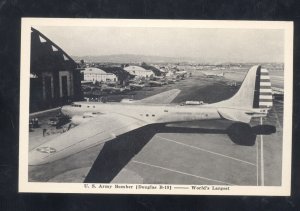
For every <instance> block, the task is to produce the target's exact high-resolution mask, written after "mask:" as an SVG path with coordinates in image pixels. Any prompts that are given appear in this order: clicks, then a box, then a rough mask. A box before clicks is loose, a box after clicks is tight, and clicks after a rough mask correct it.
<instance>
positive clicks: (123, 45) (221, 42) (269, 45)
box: [33, 26, 284, 62]
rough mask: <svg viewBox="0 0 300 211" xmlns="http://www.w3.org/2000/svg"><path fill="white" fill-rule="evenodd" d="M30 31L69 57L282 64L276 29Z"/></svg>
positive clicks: (281, 36) (281, 44)
mask: <svg viewBox="0 0 300 211" xmlns="http://www.w3.org/2000/svg"><path fill="white" fill-rule="evenodd" d="M33 27H34V26H33ZM34 28H36V29H37V30H39V31H40V32H41V33H43V34H44V35H45V36H47V37H48V38H49V39H50V40H52V41H53V42H54V43H56V44H57V45H58V46H60V47H61V48H62V49H63V50H64V51H65V52H66V53H68V54H69V55H70V56H102V55H118V54H135V55H151V56H163V57H175V58H177V57H180V58H186V57H192V58H200V59H201V60H202V61H205V60H214V61H228V62H229V61H235V62H238V61H240V62H283V61H284V31H283V30H278V29H201V28H197V29H191V28H146V27H138V28H133V27H130V28H129V27H74V26H72V27H71V26H67V27H66V26H63V27H62V26H57V27H54V26H49V27H45V26H38V27H34Z"/></svg>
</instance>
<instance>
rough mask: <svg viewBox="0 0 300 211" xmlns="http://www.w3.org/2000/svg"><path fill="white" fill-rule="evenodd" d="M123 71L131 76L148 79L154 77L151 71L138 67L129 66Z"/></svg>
mask: <svg viewBox="0 0 300 211" xmlns="http://www.w3.org/2000/svg"><path fill="white" fill-rule="evenodd" d="M124 70H125V71H127V72H128V73H129V74H131V75H135V76H139V77H145V78H150V77H152V76H154V73H153V72H152V71H151V70H146V69H144V68H142V67H139V66H134V65H129V66H126V67H124Z"/></svg>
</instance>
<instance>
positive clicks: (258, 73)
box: [214, 65, 273, 122]
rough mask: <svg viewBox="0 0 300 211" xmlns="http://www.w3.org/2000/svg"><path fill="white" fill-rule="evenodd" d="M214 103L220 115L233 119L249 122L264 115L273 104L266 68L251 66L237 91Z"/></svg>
mask: <svg viewBox="0 0 300 211" xmlns="http://www.w3.org/2000/svg"><path fill="white" fill-rule="evenodd" d="M214 105H215V106H217V107H219V109H218V111H219V113H220V115H221V116H223V117H224V118H226V119H231V120H235V121H242V122H249V121H250V120H251V118H252V117H260V116H266V115H267V112H268V110H269V109H270V108H271V107H272V106H273V102H272V88H271V82H270V76H269V73H268V70H266V69H262V68H261V66H259V65H256V66H253V67H251V68H250V70H249V71H248V73H247V75H246V77H245V79H244V81H243V83H242V85H241V87H240V89H239V90H238V91H237V93H236V94H235V95H234V96H233V97H231V98H229V99H228V100H224V101H221V102H219V103H216V104H214ZM232 109H237V110H240V111H237V110H235V111H232ZM243 110H244V111H245V110H247V113H245V112H244V111H243ZM237 113H239V114H237Z"/></svg>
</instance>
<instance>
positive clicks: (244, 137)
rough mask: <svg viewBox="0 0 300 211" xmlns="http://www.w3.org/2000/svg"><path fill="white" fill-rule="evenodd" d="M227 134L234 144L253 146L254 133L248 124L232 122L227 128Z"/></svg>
mask: <svg viewBox="0 0 300 211" xmlns="http://www.w3.org/2000/svg"><path fill="white" fill-rule="evenodd" d="M227 134H228V136H229V137H230V139H231V140H232V141H233V142H234V143H235V144H238V145H243V146H253V145H254V144H255V140H256V134H254V133H253V131H252V128H251V127H250V125H249V124H246V123H242V122H237V123H233V124H232V125H231V126H229V127H228V128H227Z"/></svg>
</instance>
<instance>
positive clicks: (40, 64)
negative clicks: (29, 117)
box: [30, 28, 82, 112]
mask: <svg viewBox="0 0 300 211" xmlns="http://www.w3.org/2000/svg"><path fill="white" fill-rule="evenodd" d="M30 58H31V60H30V112H34V111H39V110H43V109H48V108H53V107H57V106H61V105H64V104H66V103H68V102H71V101H73V100H81V99H82V92H81V84H80V81H81V80H80V79H81V75H80V70H79V69H78V68H77V64H76V62H75V61H74V60H73V59H72V58H71V57H70V56H69V55H68V54H67V53H66V52H64V51H63V50H62V49H61V48H60V47H59V46H57V45H56V44H55V43H54V42H52V41H51V40H50V39H48V38H47V37H46V36H45V35H43V34H42V33H41V32H39V31H38V30H36V29H34V28H31V57H30Z"/></svg>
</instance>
